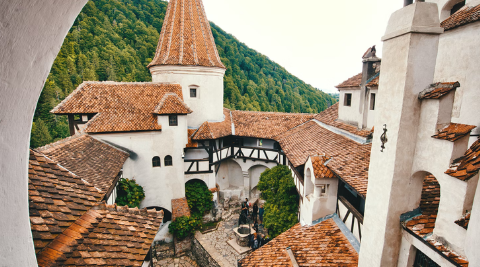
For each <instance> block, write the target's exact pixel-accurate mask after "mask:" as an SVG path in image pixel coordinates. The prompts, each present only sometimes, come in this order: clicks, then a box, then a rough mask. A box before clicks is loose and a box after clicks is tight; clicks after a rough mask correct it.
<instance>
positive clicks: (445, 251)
mask: <svg viewBox="0 0 480 267" xmlns="http://www.w3.org/2000/svg"><path fill="white" fill-rule="evenodd" d="M426 241H427V242H428V243H430V244H431V245H432V246H434V247H435V249H436V250H437V251H438V253H442V254H443V255H445V256H447V257H448V258H449V259H451V260H452V261H454V262H455V263H457V264H458V265H459V266H462V267H468V261H467V259H466V258H463V257H462V256H461V255H460V254H458V253H456V252H455V251H453V250H451V249H449V248H447V247H445V246H444V245H443V244H442V243H440V242H437V241H435V239H433V238H432V237H430V238H427V240H426Z"/></svg>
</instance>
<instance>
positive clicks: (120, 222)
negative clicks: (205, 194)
mask: <svg viewBox="0 0 480 267" xmlns="http://www.w3.org/2000/svg"><path fill="white" fill-rule="evenodd" d="M162 220H163V211H158V212H157V211H155V210H148V211H147V210H146V209H143V210H139V209H138V208H135V209H130V208H128V207H126V206H125V207H117V206H116V205H105V204H100V205H97V206H95V207H94V208H92V209H90V210H89V211H88V212H86V213H85V214H83V215H82V217H81V218H80V219H78V220H76V221H75V223H74V224H72V225H70V227H68V229H67V230H65V231H64V232H63V233H62V234H61V235H59V236H58V237H57V238H56V239H55V240H54V241H53V242H52V243H50V244H49V245H48V246H47V248H45V249H44V250H43V251H41V252H40V253H39V254H37V261H38V265H39V266H41V267H43V266H106V265H108V266H142V263H143V261H144V259H145V256H146V255H147V253H148V251H149V249H150V246H151V244H152V242H153V239H154V237H155V235H156V234H157V231H158V229H159V227H160V224H161V222H162Z"/></svg>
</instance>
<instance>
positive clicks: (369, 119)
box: [367, 88, 378, 129]
mask: <svg viewBox="0 0 480 267" xmlns="http://www.w3.org/2000/svg"><path fill="white" fill-rule="evenodd" d="M372 94H375V109H374V110H371V109H370V107H371V103H372ZM377 105H378V88H376V89H370V93H369V96H368V106H367V112H368V114H367V128H368V129H371V128H372V127H373V126H374V125H375V111H376V110H377Z"/></svg>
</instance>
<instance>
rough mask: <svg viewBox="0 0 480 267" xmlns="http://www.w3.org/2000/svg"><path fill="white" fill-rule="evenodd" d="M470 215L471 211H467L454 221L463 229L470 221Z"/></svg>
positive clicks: (466, 227)
mask: <svg viewBox="0 0 480 267" xmlns="http://www.w3.org/2000/svg"><path fill="white" fill-rule="evenodd" d="M470 215H471V213H470V212H468V213H467V214H465V215H464V216H463V217H462V218H461V219H460V220H458V221H455V223H456V224H458V225H460V226H461V227H463V228H465V230H466V229H468V223H469V222H470Z"/></svg>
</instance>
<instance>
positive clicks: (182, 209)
mask: <svg viewBox="0 0 480 267" xmlns="http://www.w3.org/2000/svg"><path fill="white" fill-rule="evenodd" d="M182 216H187V217H189V216H190V208H189V207H188V202H187V198H185V197H184V198H177V199H172V221H175V219H176V218H178V217H182Z"/></svg>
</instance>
